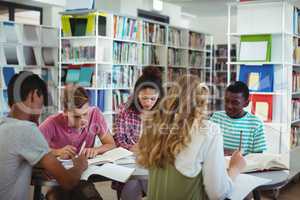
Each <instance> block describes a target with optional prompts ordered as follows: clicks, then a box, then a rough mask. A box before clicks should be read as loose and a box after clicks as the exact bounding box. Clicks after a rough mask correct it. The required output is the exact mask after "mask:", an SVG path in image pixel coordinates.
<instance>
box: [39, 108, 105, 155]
mask: <svg viewBox="0 0 300 200" xmlns="http://www.w3.org/2000/svg"><path fill="white" fill-rule="evenodd" d="M88 115H89V121H88V125H87V127H85V128H84V129H82V131H81V133H80V132H79V131H78V130H77V129H75V128H71V127H69V126H68V119H67V117H66V116H65V115H64V114H63V113H58V114H55V115H51V116H50V117H48V118H47V119H46V120H45V121H44V122H43V123H42V124H41V125H40V126H39V128H40V130H41V132H42V133H43V135H44V136H45V138H46V140H47V142H48V144H49V146H50V147H51V148H54V149H58V148H62V147H64V146H66V145H73V146H74V147H76V148H77V151H78V152H79V151H80V147H81V145H82V143H83V142H84V141H86V145H85V147H86V148H90V147H93V145H94V142H95V138H96V135H98V136H99V137H100V138H101V137H102V136H103V135H104V134H106V133H107V132H108V127H107V124H106V122H105V120H104V116H103V115H102V113H101V112H100V110H99V109H98V108H97V107H90V108H89V114H88ZM78 152H77V153H78Z"/></svg>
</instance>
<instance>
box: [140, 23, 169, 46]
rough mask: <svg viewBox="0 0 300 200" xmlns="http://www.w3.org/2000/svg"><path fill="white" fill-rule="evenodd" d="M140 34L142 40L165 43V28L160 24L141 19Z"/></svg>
mask: <svg viewBox="0 0 300 200" xmlns="http://www.w3.org/2000/svg"><path fill="white" fill-rule="evenodd" d="M141 35H142V37H143V40H142V41H144V42H150V43H159V44H165V37H166V28H165V26H163V25H160V24H154V23H150V22H145V21H143V28H142V33H141Z"/></svg>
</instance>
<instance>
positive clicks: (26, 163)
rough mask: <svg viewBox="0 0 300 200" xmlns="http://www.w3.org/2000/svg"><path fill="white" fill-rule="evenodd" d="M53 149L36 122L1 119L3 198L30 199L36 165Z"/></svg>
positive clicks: (0, 191)
mask: <svg viewBox="0 0 300 200" xmlns="http://www.w3.org/2000/svg"><path fill="white" fill-rule="evenodd" d="M49 151H50V149H49V147H48V144H47V142H46V140H45V138H44V137H43V135H42V133H41V132H40V131H39V129H38V128H37V126H36V125H35V124H34V123H31V122H28V121H23V120H17V119H14V118H9V117H3V118H0V177H1V178H0V199H1V200H2V199H3V200H4V199H5V200H26V199H28V198H29V185H30V180H31V171H32V166H33V165H35V164H37V163H38V162H39V161H40V160H41V158H42V157H43V156H44V155H45V154H47V153H48V152H49Z"/></svg>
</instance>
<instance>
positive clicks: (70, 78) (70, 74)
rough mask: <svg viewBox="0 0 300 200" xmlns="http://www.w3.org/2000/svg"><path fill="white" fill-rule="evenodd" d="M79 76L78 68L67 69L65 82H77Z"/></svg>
mask: <svg viewBox="0 0 300 200" xmlns="http://www.w3.org/2000/svg"><path fill="white" fill-rule="evenodd" d="M79 77H80V70H79V69H68V71H67V77H66V83H77V82H78V81H79Z"/></svg>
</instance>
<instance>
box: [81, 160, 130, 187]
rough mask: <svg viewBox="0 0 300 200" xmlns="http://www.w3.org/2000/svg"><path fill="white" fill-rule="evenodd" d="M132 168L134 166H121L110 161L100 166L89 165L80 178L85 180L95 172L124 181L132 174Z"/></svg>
mask: <svg viewBox="0 0 300 200" xmlns="http://www.w3.org/2000/svg"><path fill="white" fill-rule="evenodd" d="M134 170H135V169H134V168H129V167H123V166H119V165H115V164H111V163H106V164H104V165H102V166H95V165H90V166H89V167H88V168H87V169H86V170H85V171H84V172H83V174H82V175H81V180H87V179H88V178H89V177H90V176H91V175H93V174H97V175H101V176H104V177H107V178H109V179H112V180H115V181H119V182H123V183H125V182H126V181H127V180H128V179H129V177H130V176H131V175H132V174H133V172H134Z"/></svg>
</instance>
